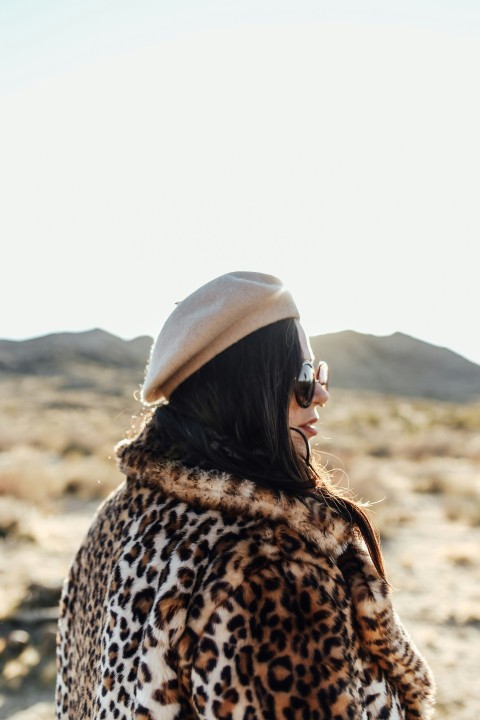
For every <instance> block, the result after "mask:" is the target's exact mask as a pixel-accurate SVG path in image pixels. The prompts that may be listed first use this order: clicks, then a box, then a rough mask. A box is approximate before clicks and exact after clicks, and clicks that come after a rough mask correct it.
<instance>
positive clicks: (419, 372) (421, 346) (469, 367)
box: [311, 330, 480, 402]
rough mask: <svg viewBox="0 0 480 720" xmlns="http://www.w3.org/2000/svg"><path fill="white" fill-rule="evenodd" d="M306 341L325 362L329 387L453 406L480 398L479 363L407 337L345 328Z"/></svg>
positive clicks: (400, 334) (399, 334) (401, 334)
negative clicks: (327, 368) (372, 333)
mask: <svg viewBox="0 0 480 720" xmlns="http://www.w3.org/2000/svg"><path fill="white" fill-rule="evenodd" d="M311 340H312V347H313V350H314V353H315V357H317V358H321V359H325V360H326V361H327V362H328V363H329V366H330V368H331V378H332V387H341V388H347V389H354V390H369V391H374V392H379V393H387V394H391V395H403V396H408V397H425V398H432V399H437V400H449V401H452V402H471V401H473V400H478V399H480V365H477V364H475V363H472V362H470V361H469V360H466V359H465V358H464V357H462V356H460V355H457V354H456V353H454V352H452V351H451V350H447V349H446V348H441V347H437V346H435V345H430V344H429V343H426V342H423V341H422V340H417V339H415V338H413V337H410V336H409V335H404V334H403V333H399V332H397V333H394V334H393V335H388V336H386V337H377V336H375V335H363V334H361V333H357V332H353V331H352V330H346V331H344V332H340V333H332V334H328V335H318V336H316V337H314V338H312V339H311Z"/></svg>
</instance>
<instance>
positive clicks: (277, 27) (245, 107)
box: [0, 0, 480, 362]
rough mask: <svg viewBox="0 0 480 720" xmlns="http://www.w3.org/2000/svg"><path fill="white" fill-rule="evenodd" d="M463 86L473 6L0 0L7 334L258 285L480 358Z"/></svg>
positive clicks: (326, 315) (474, 217)
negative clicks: (240, 274)
mask: <svg viewBox="0 0 480 720" xmlns="http://www.w3.org/2000/svg"><path fill="white" fill-rule="evenodd" d="M359 8H361V10H360V9H359ZM479 69H480V3H478V1H477V0H472V1H471V2H466V1H464V0H463V1H462V0H460V1H458V0H457V2H453V1H450V0H443V1H441V0H435V2H426V1H424V0H415V1H412V2H409V1H407V0H403V1H402V2H401V3H400V2H398V1H397V2H389V1H388V0H381V2H380V1H379V2H358V0H350V1H342V2H339V1H338V0H331V1H330V2H326V1H324V0H315V2H313V1H312V2H302V1H301V0H289V1H288V2H287V1H285V0H284V1H283V2H282V1H281V0H276V1H275V2H274V1H273V0H272V1H270V0H255V1H254V0H252V1H251V2H248V1H246V0H243V1H242V2H235V3H231V2H226V1H225V0H217V1H216V2H213V1H210V0H207V1H205V2H201V1H200V0H195V2H194V1H193V0H192V1H191V2H187V1H186V0H175V1H174V0H170V2H165V1H163V2H159V1H155V2H154V1H153V0H152V1H151V2H146V1H143V2H142V0H140V1H139V2H136V3H131V2H121V1H119V0H116V1H115V2H113V0H112V1H111V2H106V1H102V0H95V2H93V0H83V2H82V3H78V2H74V1H73V0H50V1H48V0H43V1H42V2H40V1H39V0H36V1H34V0H22V2H20V0H16V1H15V2H13V1H12V0H3V2H2V3H1V4H0V90H1V96H0V198H1V212H0V239H1V243H2V248H3V258H4V263H3V272H2V276H1V283H0V301H1V306H2V308H3V312H2V314H1V318H0V337H6V338H24V337H31V336H34V335H40V334H45V333H48V332H57V331H64V330H82V329H88V328H91V327H102V328H105V329H106V330H110V331H112V332H114V333H116V334H119V335H121V336H122V337H134V336H136V335H140V334H150V335H154V334H155V333H156V332H157V331H158V330H159V329H160V326H161V324H162V322H163V320H164V319H165V317H166V316H167V315H168V313H169V312H170V311H171V310H172V309H173V307H174V303H175V302H176V301H178V300H181V299H182V297H184V296H185V295H186V294H187V293H188V292H190V291H192V290H193V289H195V288H196V287H197V286H198V285H200V284H202V283H203V282H205V281H207V280H209V279H211V278H213V277H215V276H216V275H219V274H222V273H224V272H228V271H231V270H260V271H263V272H269V273H272V274H275V275H278V276H279V277H280V278H282V280H284V282H285V283H286V284H287V285H288V286H289V287H290V288H291V289H292V291H293V293H294V295H295V297H296V299H297V301H298V304H299V306H300V309H301V311H302V316H303V319H304V324H305V325H306V328H307V330H308V331H309V332H310V333H311V334H318V333H323V332H333V331H338V330H343V329H347V328H351V329H354V330H358V331H361V332H369V333H374V334H389V333H391V332H395V331H396V330H400V331H402V332H405V333H408V334H411V335H414V336H416V337H419V338H421V339H424V340H427V341H428V342H433V343H435V344H438V345H442V346H446V347H450V348H451V349H453V350H455V351H457V352H459V353H461V354H463V355H465V356H466V357H468V358H470V359H473V360H475V361H476V362H480V333H479V330H478V325H479V323H478V314H479V309H480V291H479V280H478V274H479V271H478V267H479V261H478V257H479V255H480V252H479V250H480V214H479V199H480V137H479V135H480V133H479V128H480V94H479V90H478V76H479Z"/></svg>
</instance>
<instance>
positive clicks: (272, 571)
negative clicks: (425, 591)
mask: <svg viewBox="0 0 480 720" xmlns="http://www.w3.org/2000/svg"><path fill="white" fill-rule="evenodd" d="M298 320H299V315H298V311H297V308H296V306H295V304H294V302H293V300H292V298H291V296H290V294H289V293H288V292H287V291H286V290H285V288H284V287H283V286H282V285H281V283H280V281H279V280H277V279H276V278H273V277H271V276H269V275H262V274H258V273H247V272H241V273H230V274H228V275H225V276H222V277H220V278H217V279H216V280H214V281H212V282H211V283H208V284H207V285H205V286H203V287H202V288H200V289H199V290H197V291H196V292H195V293H193V294H192V295H190V296H189V297H188V298H187V299H185V300H184V301H182V302H181V303H179V304H178V305H177V307H176V309H175V310H174V312H173V313H172V315H171V316H170V317H169V319H168V320H167V322H166V324H165V326H164V327H163V329H162V331H161V333H160V335H159V337H158V339H157V342H156V344H155V346H154V348H153V351H152V354H151V358H150V362H149V365H148V369H147V373H146V378H145V383H144V386H143V399H144V401H145V402H146V403H149V404H152V405H153V408H154V411H153V412H152V415H151V417H150V419H149V420H148V422H147V423H146V425H145V427H144V429H143V430H142V431H141V432H140V434H139V435H138V436H137V437H136V438H135V439H134V440H131V441H124V442H122V443H120V444H119V446H118V448H117V455H118V459H119V464H120V468H121V470H122V471H123V472H124V473H125V475H126V476H127V480H126V482H125V483H124V484H123V485H122V486H120V487H119V489H118V490H117V491H116V492H115V493H114V494H113V496H111V497H110V498H109V499H108V500H107V501H106V502H105V503H104V505H103V506H102V507H101V508H100V510H99V512H98V514H97V516H96V518H95V520H94V522H93V525H92V527H91V529H90V531H89V533H88V535H87V538H86V540H85V541H84V543H83V545H82V547H81V548H80V550H79V552H78V554H77V557H76V559H75V561H74V563H73V566H72V569H71V571H70V575H69V578H68V581H67V583H66V585H65V589H64V593H63V599H62V609H61V618H60V623H59V636H58V667H59V674H58V687H57V718H59V719H62V720H66V719H67V718H68V719H69V720H73V718H75V719H76V720H77V719H84V718H85V719H86V718H89V719H95V720H100V719H106V718H119V719H122V718H124V719H126V718H129V719H130V718H136V720H157V719H158V720H164V719H167V718H168V719H169V720H171V719H173V718H175V719H176V720H180V719H182V720H189V719H190V718H191V719H193V718H204V719H209V718H222V719H225V720H226V719H227V718H229V719H232V720H237V719H238V720H239V719H242V720H247V719H248V720H256V719H258V720H274V719H276V718H286V719H290V718H299V719H300V718H302V720H304V719H307V718H308V719H310V718H311V719H312V720H313V719H314V718H316V719H318V720H327V719H331V720H333V719H336V720H347V719H349V720H380V719H382V720H386V719H391V720H393V719H397V720H398V719H400V718H402V719H406V720H413V719H414V718H429V717H430V716H431V706H432V695H433V682H432V678H431V675H430V671H429V669H428V667H427V665H426V663H425V661H424V660H423V659H422V657H421V656H420V655H419V653H418V651H417V650H416V648H415V647H414V645H413V644H412V642H411V641H410V640H409V638H408V637H407V635H406V634H405V632H404V630H403V628H402V626H401V625H400V623H399V621H398V619H397V618H396V616H395V614H394V612H393V610H392V607H391V602H390V598H389V588H388V585H387V583H386V581H385V575H384V570H383V563H382V555H381V552H380V548H379V544H378V541H377V538H376V535H375V533H374V531H373V529H372V527H371V524H370V521H369V520H368V517H367V515H366V514H365V511H364V510H363V509H362V508H361V507H360V506H359V505H357V504H355V503H354V502H353V501H352V500H349V499H347V498H344V497H341V496H340V495H339V494H338V493H337V491H335V490H334V489H333V488H332V487H331V486H330V484H329V482H328V477H326V475H325V473H324V472H323V471H321V470H319V469H318V468H316V467H315V465H314V463H313V462H312V461H311V459H310V452H309V441H310V440H311V439H312V438H313V437H314V436H315V434H316V430H315V423H316V422H317V419H318V408H320V407H322V406H323V405H324V404H325V403H326V402H327V400H328V377H327V368H326V366H325V364H321V365H320V366H319V368H318V369H317V370H314V366H313V364H312V360H313V358H312V353H311V349H310V346H309V344H308V341H307V338H306V336H305V333H304V332H303V330H302V328H301V326H300V325H299V322H298Z"/></svg>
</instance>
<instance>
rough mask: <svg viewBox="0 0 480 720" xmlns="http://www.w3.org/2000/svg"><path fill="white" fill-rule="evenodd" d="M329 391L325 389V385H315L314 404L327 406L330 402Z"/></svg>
mask: <svg viewBox="0 0 480 720" xmlns="http://www.w3.org/2000/svg"><path fill="white" fill-rule="evenodd" d="M329 397H330V396H329V394H328V390H326V389H325V387H324V386H323V385H320V383H319V382H318V380H317V382H316V383H315V392H314V393H313V400H312V402H313V403H314V404H315V405H320V406H321V407H322V406H323V405H325V403H326V402H327V401H328V398H329Z"/></svg>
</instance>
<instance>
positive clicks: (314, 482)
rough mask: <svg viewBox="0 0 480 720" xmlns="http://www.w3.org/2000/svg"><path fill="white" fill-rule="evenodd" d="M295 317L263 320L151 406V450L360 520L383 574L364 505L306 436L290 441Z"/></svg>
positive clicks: (296, 357)
mask: <svg viewBox="0 0 480 720" xmlns="http://www.w3.org/2000/svg"><path fill="white" fill-rule="evenodd" d="M303 359H304V358H303V355H302V349H301V346H300V340H299V337H298V331H297V327H296V324H295V321H294V320H293V319H287V320H280V321H278V322H275V323H272V324H270V325H267V326H266V327H264V328H261V329H260V330H257V331H255V332H253V333H251V334H250V335H247V336H246V337H244V338H242V339H241V340H240V341H239V342H237V343H235V344H234V345H232V346H231V347H229V348H227V349H226V350H224V351H223V352H222V353H220V354H219V355H217V356H216V357H214V358H213V359H212V360H210V361H209V362H208V363H206V364H205V365H203V366H202V367H201V368H200V369H199V370H197V371H196V372H195V373H194V374H193V375H191V376H190V377H189V378H187V379H186V380H185V381H184V382H183V383H181V385H179V386H178V388H176V390H175V391H174V392H173V393H172V395H171V397H170V401H169V403H168V404H164V405H160V406H158V407H157V408H156V410H155V412H154V413H153V416H152V418H151V420H150V426H151V428H150V429H151V430H152V431H153V432H150V433H149V436H150V438H153V442H154V447H153V448H152V449H153V450H154V452H155V453H156V454H158V455H159V456H162V457H165V458H167V459H171V460H180V461H181V462H182V463H183V464H185V465H187V466H189V467H201V468H204V469H214V470H220V471H225V472H228V473H230V474H231V475H233V476H235V477H238V478H248V479H249V480H253V481H255V482H256V483H258V484H259V485H261V486H263V487H267V488H270V489H272V490H274V491H276V492H280V491H283V492H285V493H287V494H290V495H294V496H296V497H298V498H300V499H301V498H305V497H312V498H314V499H315V500H317V501H318V502H323V503H325V504H328V505H330V506H331V507H334V508H335V510H336V511H337V512H338V513H339V514H340V515H341V516H342V517H343V518H344V519H345V520H346V521H347V522H349V523H353V524H354V525H356V526H357V528H358V530H359V531H360V533H361V535H362V536H363V538H364V540H365V543H366V545H367V547H368V550H369V552H370V555H371V558H372V561H373V563H374V565H375V567H376V568H377V570H378V572H379V574H380V575H381V576H382V577H383V578H385V571H384V566H383V558H382V553H381V550H380V545H379V541H378V538H377V535H376V533H375V530H374V529H373V526H372V524H371V522H370V519H369V517H368V515H367V513H366V511H365V509H364V508H363V507H362V506H361V505H360V504H358V503H357V502H355V501H354V500H353V499H352V498H351V497H348V496H347V495H346V494H345V493H343V492H341V491H340V490H339V489H338V488H336V487H335V486H333V484H332V483H331V482H330V480H329V476H328V473H327V472H326V471H325V470H324V469H323V468H321V467H319V466H317V465H316V464H315V462H314V461H312V460H311V458H310V453H309V449H308V442H307V439H306V437H305V436H304V435H303V433H300V431H297V433H298V436H300V438H301V440H303V441H304V442H300V444H299V443H298V439H299V438H298V437H296V439H295V441H294V439H293V437H292V432H291V429H290V428H289V422H288V414H289V406H290V400H291V397H292V391H293V383H294V380H295V377H296V375H297V373H298V371H299V369H300V367H301V365H302V362H303Z"/></svg>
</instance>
